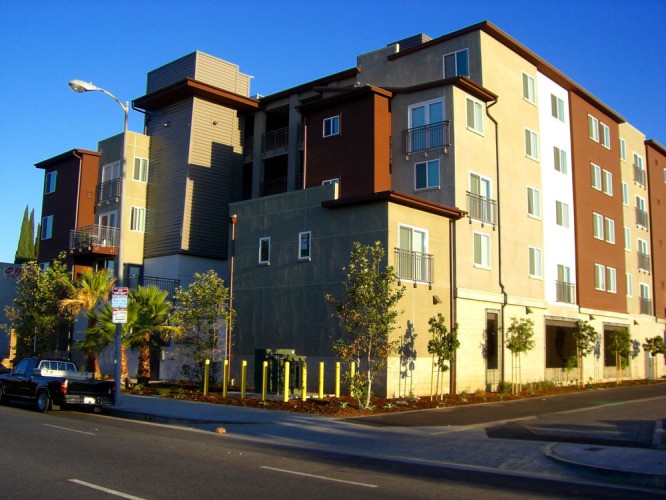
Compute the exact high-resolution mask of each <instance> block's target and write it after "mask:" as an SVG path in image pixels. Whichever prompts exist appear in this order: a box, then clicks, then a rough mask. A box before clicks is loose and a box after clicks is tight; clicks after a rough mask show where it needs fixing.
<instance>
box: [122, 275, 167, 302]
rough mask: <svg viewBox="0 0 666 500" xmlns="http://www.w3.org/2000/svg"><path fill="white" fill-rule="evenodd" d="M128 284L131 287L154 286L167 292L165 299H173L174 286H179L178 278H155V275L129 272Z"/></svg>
mask: <svg viewBox="0 0 666 500" xmlns="http://www.w3.org/2000/svg"><path fill="white" fill-rule="evenodd" d="M127 279H128V284H129V287H130V288H131V289H135V288H136V287H137V286H139V285H141V286H151V285H152V286H156V287H157V288H159V289H160V290H162V291H164V292H167V293H168V295H167V299H169V300H173V296H174V293H175V291H176V288H178V287H179V286H180V280H175V279H170V278H157V277H155V276H139V275H137V274H131V275H130V276H128V278H127Z"/></svg>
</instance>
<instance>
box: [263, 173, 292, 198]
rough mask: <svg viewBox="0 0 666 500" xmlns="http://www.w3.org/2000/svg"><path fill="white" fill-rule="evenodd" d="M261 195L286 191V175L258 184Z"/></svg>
mask: <svg viewBox="0 0 666 500" xmlns="http://www.w3.org/2000/svg"><path fill="white" fill-rule="evenodd" d="M259 187H260V191H261V196H270V195H272V194H280V193H286V192H287V177H280V178H279V179H273V180H271V181H264V182H262V183H261V184H260V186H259Z"/></svg>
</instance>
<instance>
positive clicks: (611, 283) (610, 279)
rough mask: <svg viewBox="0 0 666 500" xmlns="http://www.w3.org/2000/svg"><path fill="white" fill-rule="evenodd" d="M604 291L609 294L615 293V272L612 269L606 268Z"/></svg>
mask: <svg viewBox="0 0 666 500" xmlns="http://www.w3.org/2000/svg"><path fill="white" fill-rule="evenodd" d="M606 290H607V291H608V292H610V293H617V271H616V270H615V268H614V267H607V268H606Z"/></svg>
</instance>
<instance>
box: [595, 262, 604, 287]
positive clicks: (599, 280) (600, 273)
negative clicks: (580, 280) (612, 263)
mask: <svg viewBox="0 0 666 500" xmlns="http://www.w3.org/2000/svg"><path fill="white" fill-rule="evenodd" d="M594 288H595V289H597V290H606V266H603V265H601V264H594Z"/></svg>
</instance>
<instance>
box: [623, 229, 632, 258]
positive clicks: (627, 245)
mask: <svg viewBox="0 0 666 500" xmlns="http://www.w3.org/2000/svg"><path fill="white" fill-rule="evenodd" d="M624 249H625V250H626V251H628V252H631V229H629V228H628V227H627V226H624Z"/></svg>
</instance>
